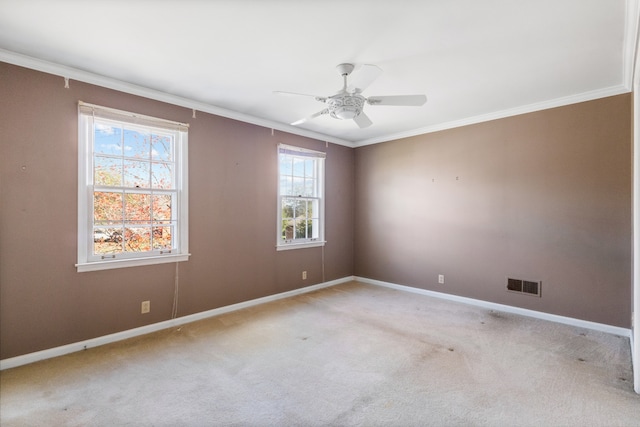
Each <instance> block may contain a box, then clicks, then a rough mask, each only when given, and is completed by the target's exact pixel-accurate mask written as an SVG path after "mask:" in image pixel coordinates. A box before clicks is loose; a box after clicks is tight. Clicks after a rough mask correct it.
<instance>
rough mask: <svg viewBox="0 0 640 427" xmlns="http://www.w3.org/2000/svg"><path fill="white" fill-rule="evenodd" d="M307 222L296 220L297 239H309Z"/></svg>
mask: <svg viewBox="0 0 640 427" xmlns="http://www.w3.org/2000/svg"><path fill="white" fill-rule="evenodd" d="M306 234H307V221H306V220H304V219H302V220H298V219H296V239H304V238H306V237H307V235H306Z"/></svg>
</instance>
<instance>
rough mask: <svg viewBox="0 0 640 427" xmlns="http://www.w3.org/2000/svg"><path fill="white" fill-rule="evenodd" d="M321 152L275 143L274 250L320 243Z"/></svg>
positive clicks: (321, 211) (321, 209)
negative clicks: (276, 196) (276, 229)
mask: <svg viewBox="0 0 640 427" xmlns="http://www.w3.org/2000/svg"><path fill="white" fill-rule="evenodd" d="M324 158H325V154H324V153H321V152H318V151H312V150H306V149H303V148H298V147H292V146H288V145H283V144H280V145H279V146H278V175H279V184H278V244H277V247H278V249H280V250H282V249H295V248H300V247H309V246H320V245H324Z"/></svg>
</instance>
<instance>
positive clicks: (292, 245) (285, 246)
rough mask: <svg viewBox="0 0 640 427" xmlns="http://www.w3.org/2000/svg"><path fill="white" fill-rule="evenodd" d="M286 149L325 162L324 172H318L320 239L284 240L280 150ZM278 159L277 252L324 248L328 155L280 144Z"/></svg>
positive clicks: (277, 153) (323, 165) (277, 152)
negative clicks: (326, 160)
mask: <svg viewBox="0 0 640 427" xmlns="http://www.w3.org/2000/svg"><path fill="white" fill-rule="evenodd" d="M281 149H285V150H288V151H291V152H295V153H300V154H302V155H304V154H305V153H306V154H307V155H310V156H312V157H315V158H319V159H322V160H323V164H322V170H320V171H319V172H318V174H319V177H318V180H319V193H320V196H319V203H318V204H319V207H320V215H319V218H320V230H318V237H317V238H315V239H312V240H307V241H304V242H295V241H294V242H287V241H283V240H282V206H281V202H282V195H281V194H280V150H281ZM276 158H277V159H278V176H277V189H278V190H277V201H278V202H277V211H278V212H277V218H278V220H277V222H276V250H277V251H288V250H292V249H304V248H313V247H319V246H324V245H325V243H327V242H326V240H325V239H324V231H325V207H324V200H325V169H326V165H325V164H324V162H325V159H326V153H323V152H321V151H315V150H309V149H306V148H301V147H295V146H292V145H286V144H278V146H277V151H276Z"/></svg>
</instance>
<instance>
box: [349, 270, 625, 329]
mask: <svg viewBox="0 0 640 427" xmlns="http://www.w3.org/2000/svg"><path fill="white" fill-rule="evenodd" d="M354 280H356V281H358V282H362V283H367V284H370V285H377V286H384V287H386V288H391V289H397V290H400V291H405V292H413V293H416V294H420V295H426V296H430V297H434V298H440V299H446V300H449V301H456V302H461V303H464V304H469V305H475V306H477V307H482V308H487V309H490V310H496V311H502V312H505V313H514V314H519V315H522V316H527V317H535V318H536V319H542V320H548V321H551V322H556V323H564V324H566V325H571V326H577V327H580V328H585V329H591V330H595V331H600V332H606V333H609V334H613V335H619V336H623V337H627V338H631V329H626V328H621V327H618V326H611V325H606V324H603V323H596V322H590V321H588V320H580V319H574V318H572V317H565V316H558V315H556V314H549V313H543V312H541V311H535V310H528V309H526V308H520V307H514V306H511V305H504V304H497V303H494V302H488V301H482V300H477V299H473V298H466V297H460V296H457V295H451V294H445V293H442V292H436V291H428V290H426V289H420V288H414V287H411V286H404V285H397V284H395V283H389V282H383V281H381V280H374V279H367V278H366V277H358V276H355V277H354Z"/></svg>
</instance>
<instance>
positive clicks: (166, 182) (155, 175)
mask: <svg viewBox="0 0 640 427" xmlns="http://www.w3.org/2000/svg"><path fill="white" fill-rule="evenodd" d="M151 185H152V187H153V188H164V189H167V190H168V189H172V188H174V185H173V164H172V163H152V165H151Z"/></svg>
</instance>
